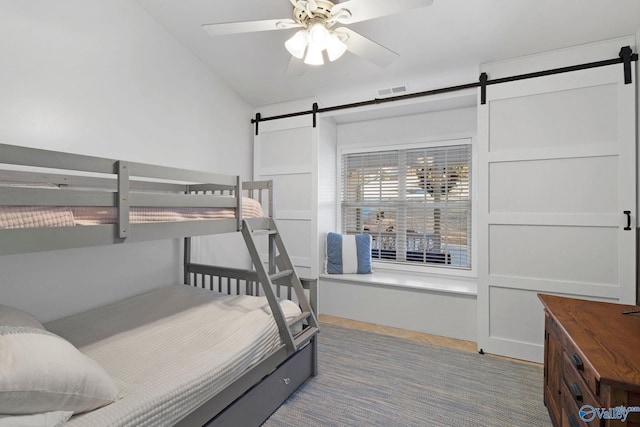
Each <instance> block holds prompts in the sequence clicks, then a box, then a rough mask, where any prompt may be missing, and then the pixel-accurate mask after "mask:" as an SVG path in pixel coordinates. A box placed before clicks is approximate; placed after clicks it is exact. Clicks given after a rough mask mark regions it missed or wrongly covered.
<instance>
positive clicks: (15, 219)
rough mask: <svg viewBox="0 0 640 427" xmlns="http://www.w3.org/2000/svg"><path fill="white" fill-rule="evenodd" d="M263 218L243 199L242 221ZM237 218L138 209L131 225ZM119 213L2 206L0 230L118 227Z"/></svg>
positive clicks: (226, 211) (217, 212)
mask: <svg viewBox="0 0 640 427" xmlns="http://www.w3.org/2000/svg"><path fill="white" fill-rule="evenodd" d="M262 216H264V213H263V211H262V205H260V203H259V202H258V201H256V200H253V199H250V198H248V197H243V198H242V217H243V218H260V217H262ZM235 217H236V210H235V209H233V208H162V207H137V206H133V207H131V208H130V211H129V222H130V223H133V224H140V223H148V222H178V221H194V220H211V219H229V218H235ZM117 221H118V211H117V209H116V208H114V207H85V206H73V207H68V206H52V207H43V206H0V228H35V227H70V226H74V225H98V224H115V223H117Z"/></svg>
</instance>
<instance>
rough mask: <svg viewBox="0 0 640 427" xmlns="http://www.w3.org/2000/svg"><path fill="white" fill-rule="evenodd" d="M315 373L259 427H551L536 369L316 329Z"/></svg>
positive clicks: (396, 340) (376, 337)
mask: <svg viewBox="0 0 640 427" xmlns="http://www.w3.org/2000/svg"><path fill="white" fill-rule="evenodd" d="M319 370H320V373H319V374H318V376H316V377H314V378H311V379H310V380H308V381H307V382H306V383H305V384H303V385H302V387H300V389H299V390H298V391H296V392H295V393H294V394H293V395H292V396H291V397H290V398H289V400H287V401H286V402H285V403H284V404H283V405H282V406H281V407H280V408H279V409H278V410H277V411H276V412H275V413H274V414H273V415H272V416H271V417H270V418H269V419H268V420H267V421H266V422H265V423H264V426H265V427H279V426H291V427H294V426H295V427H300V426H403V427H404V426H455V427H463V426H474V427H476V426H496V427H497V426H505V427H513V426H522V427H525V426H526V427H535V426H544V427H548V426H550V425H551V422H550V420H549V415H548V413H547V409H546V407H545V406H544V404H543V402H542V382H543V369H542V366H538V365H532V364H527V363H519V362H516V361H511V360H505V359H500V358H496V357H492V356H488V355H479V354H474V353H466V352H462V351H457V350H451V349H448V348H444V347H439V346H433V345H429V344H422V343H418V342H414V341H409V340H404V339H400V338H394V337H388V336H384V335H379V334H374V333H370V332H362V331H354V330H351V329H345V328H341V327H338V326H333V325H326V324H323V325H321V333H320V346H319Z"/></svg>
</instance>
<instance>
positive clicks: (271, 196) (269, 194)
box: [261, 179, 274, 218]
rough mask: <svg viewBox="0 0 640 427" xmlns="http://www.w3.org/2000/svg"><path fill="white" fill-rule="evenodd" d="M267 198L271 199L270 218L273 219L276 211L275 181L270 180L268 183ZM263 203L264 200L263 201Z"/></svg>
mask: <svg viewBox="0 0 640 427" xmlns="http://www.w3.org/2000/svg"><path fill="white" fill-rule="evenodd" d="M267 196H268V197H269V200H268V202H269V215H268V216H269V218H273V213H274V209H273V180H271V179H270V180H268V181H267ZM261 201H262V200H261Z"/></svg>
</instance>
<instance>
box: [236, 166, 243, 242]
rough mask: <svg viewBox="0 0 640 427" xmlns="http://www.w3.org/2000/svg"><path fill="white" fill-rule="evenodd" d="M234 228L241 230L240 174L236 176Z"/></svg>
mask: <svg viewBox="0 0 640 427" xmlns="http://www.w3.org/2000/svg"><path fill="white" fill-rule="evenodd" d="M235 196H236V200H237V205H236V229H237V230H238V231H240V230H242V180H241V179H240V176H239V175H238V176H236V194H235Z"/></svg>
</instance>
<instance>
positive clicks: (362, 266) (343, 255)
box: [326, 233, 372, 274]
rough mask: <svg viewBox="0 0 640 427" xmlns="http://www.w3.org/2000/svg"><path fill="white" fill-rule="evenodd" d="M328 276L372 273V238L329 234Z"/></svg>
mask: <svg viewBox="0 0 640 427" xmlns="http://www.w3.org/2000/svg"><path fill="white" fill-rule="evenodd" d="M326 272H327V273H328V274H350V273H358V274H367V273H371V272H372V270H371V236H370V235H368V234H355V235H353V234H351V235H342V234H338V233H327V266H326Z"/></svg>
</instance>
